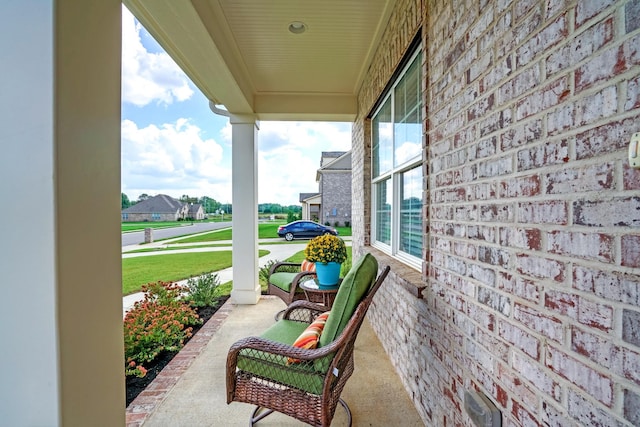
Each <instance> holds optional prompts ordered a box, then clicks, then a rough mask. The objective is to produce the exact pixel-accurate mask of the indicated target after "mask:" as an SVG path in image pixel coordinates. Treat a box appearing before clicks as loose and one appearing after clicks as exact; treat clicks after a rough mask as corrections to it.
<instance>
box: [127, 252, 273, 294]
mask: <svg viewBox="0 0 640 427" xmlns="http://www.w3.org/2000/svg"><path fill="white" fill-rule="evenodd" d="M268 253H269V251H266V250H260V251H259V253H258V255H259V256H264V255H267V254H268ZM228 267H231V251H216V252H194V253H181V254H167V255H154V256H144V257H136V258H125V259H123V260H122V294H123V295H129V294H132V293H135V292H139V291H140V290H141V289H142V285H146V284H147V283H154V282H159V281H163V282H174V281H178V280H184V279H188V278H189V277H192V276H198V275H201V274H204V273H209V272H211V271H219V270H223V269H225V268H228Z"/></svg>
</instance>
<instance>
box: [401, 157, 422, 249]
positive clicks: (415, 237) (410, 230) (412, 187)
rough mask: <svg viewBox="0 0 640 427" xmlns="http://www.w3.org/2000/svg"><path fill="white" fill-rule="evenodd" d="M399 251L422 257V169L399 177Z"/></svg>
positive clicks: (410, 171) (413, 170)
mask: <svg viewBox="0 0 640 427" xmlns="http://www.w3.org/2000/svg"><path fill="white" fill-rule="evenodd" d="M400 179H401V184H400V200H401V206H400V250H401V251H403V252H406V253H408V254H410V255H413V256H415V257H418V258H421V257H422V167H421V166H418V167H417V168H414V169H411V170H409V171H407V172H405V173H403V174H402V175H401V178H400Z"/></svg>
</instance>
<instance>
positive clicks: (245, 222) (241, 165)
mask: <svg viewBox="0 0 640 427" xmlns="http://www.w3.org/2000/svg"><path fill="white" fill-rule="evenodd" d="M229 119H230V122H231V146H232V148H231V156H232V162H231V165H232V185H233V191H232V199H233V256H232V262H233V290H232V291H231V298H232V299H233V300H234V301H235V302H236V303H238V304H256V303H257V302H258V300H259V299H260V283H258V128H259V123H258V121H257V120H256V118H255V116H251V115H234V114H231V115H230V116H229Z"/></svg>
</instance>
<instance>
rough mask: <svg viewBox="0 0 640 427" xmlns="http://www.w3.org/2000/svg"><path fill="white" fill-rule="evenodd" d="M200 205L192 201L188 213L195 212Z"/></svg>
mask: <svg viewBox="0 0 640 427" xmlns="http://www.w3.org/2000/svg"><path fill="white" fill-rule="evenodd" d="M201 206H202V205H201V204H200V203H192V204H190V205H189V213H190V214H196V213H198V210H199V209H200V207H201Z"/></svg>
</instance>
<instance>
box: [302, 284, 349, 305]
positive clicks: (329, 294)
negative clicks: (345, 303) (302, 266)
mask: <svg viewBox="0 0 640 427" xmlns="http://www.w3.org/2000/svg"><path fill="white" fill-rule="evenodd" d="M341 282H342V279H340V282H338V284H337V285H335V286H334V287H331V288H323V289H320V288H319V287H318V279H313V280H307V281H304V282H302V283H301V284H300V287H301V288H302V290H303V291H304V294H305V296H306V297H307V301H309V302H315V303H318V304H322V305H324V306H326V307H328V308H331V306H332V305H333V301H334V300H335V299H336V294H337V293H338V289H339V288H340V283H341Z"/></svg>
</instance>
